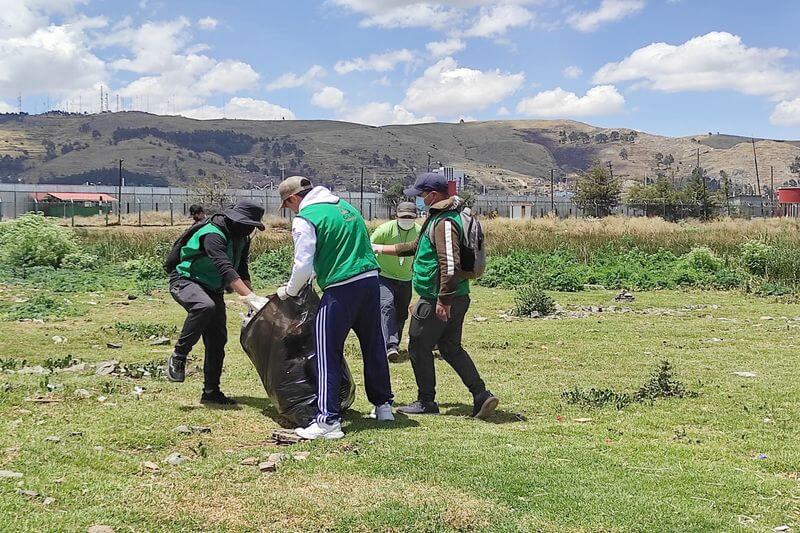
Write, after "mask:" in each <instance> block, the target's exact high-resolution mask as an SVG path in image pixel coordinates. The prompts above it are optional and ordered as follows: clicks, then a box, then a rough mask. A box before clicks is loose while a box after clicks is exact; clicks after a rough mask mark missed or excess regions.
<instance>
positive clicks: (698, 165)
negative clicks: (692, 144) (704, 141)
mask: <svg viewBox="0 0 800 533" xmlns="http://www.w3.org/2000/svg"><path fill="white" fill-rule="evenodd" d="M697 168H700V148H698V149H697Z"/></svg>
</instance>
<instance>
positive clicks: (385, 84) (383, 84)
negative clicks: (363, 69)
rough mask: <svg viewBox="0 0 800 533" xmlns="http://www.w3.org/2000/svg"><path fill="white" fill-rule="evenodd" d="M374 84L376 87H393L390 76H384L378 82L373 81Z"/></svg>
mask: <svg viewBox="0 0 800 533" xmlns="http://www.w3.org/2000/svg"><path fill="white" fill-rule="evenodd" d="M372 83H373V84H375V85H380V86H381V87H391V85H392V82H391V80H390V79H389V76H383V77H381V78H378V79H377V80H375V81H373V82H372Z"/></svg>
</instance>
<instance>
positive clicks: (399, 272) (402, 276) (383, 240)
mask: <svg viewBox="0 0 800 533" xmlns="http://www.w3.org/2000/svg"><path fill="white" fill-rule="evenodd" d="M419 230H420V226H419V224H416V223H415V224H414V227H413V228H411V229H408V230H404V229H400V226H399V225H398V224H397V221H396V220H390V221H389V222H386V223H385V224H381V225H380V226H378V227H377V228H375V231H373V232H372V242H373V243H375V244H400V243H406V242H414V241H416V240H417V237H418V236H419ZM378 264H379V265H380V266H381V276H383V277H384V278H389V279H394V280H397V281H411V274H412V270H411V269H412V267H413V264H414V258H413V257H394V256H391V255H383V254H381V255H379V256H378Z"/></svg>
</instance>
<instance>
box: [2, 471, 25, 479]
mask: <svg viewBox="0 0 800 533" xmlns="http://www.w3.org/2000/svg"><path fill="white" fill-rule="evenodd" d="M17 477H22V472H14V471H13V470H0V478H17Z"/></svg>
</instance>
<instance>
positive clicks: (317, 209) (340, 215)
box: [298, 199, 378, 290]
mask: <svg viewBox="0 0 800 533" xmlns="http://www.w3.org/2000/svg"><path fill="white" fill-rule="evenodd" d="M298 216H299V217H300V218H303V219H305V220H307V221H308V222H310V223H311V225H313V226H314V230H315V231H316V233H317V248H316V251H315V253H314V272H316V274H317V283H318V284H319V286H320V288H322V290H325V289H326V288H327V287H328V286H330V285H333V284H335V283H340V282H342V281H346V280H348V279H350V278H353V277H355V276H358V275H359V274H364V273H365V272H370V271H372V270H378V262H377V261H376V260H375V253H373V251H372V246H370V243H369V232H368V231H367V225H366V224H365V223H364V219H363V218H362V217H361V214H360V213H359V212H358V211H357V210H356V209H355V208H354V207H353V206H352V205H350V204H348V203H347V202H345V201H344V200H341V199H340V200H339V201H338V202H336V203H320V204H311V205H309V206H306V207H303V208H302V209H301V210H300V213H298Z"/></svg>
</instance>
